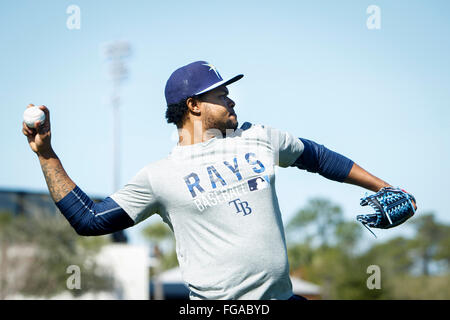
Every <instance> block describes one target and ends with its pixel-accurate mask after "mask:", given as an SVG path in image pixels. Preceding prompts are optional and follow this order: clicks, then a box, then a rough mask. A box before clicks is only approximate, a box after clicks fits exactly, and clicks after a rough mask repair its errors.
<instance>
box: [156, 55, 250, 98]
mask: <svg viewBox="0 0 450 320" xmlns="http://www.w3.org/2000/svg"><path fill="white" fill-rule="evenodd" d="M243 76H244V75H243V74H239V75H237V76H234V77H233V78H231V79H228V80H223V78H222V76H221V75H220V73H219V71H217V69H216V67H214V66H213V65H212V64H211V63H208V62H206V61H196V62H192V63H190V64H188V65H185V66H183V67H181V68H179V69H177V70H175V71H174V72H173V73H172V74H171V76H170V77H169V80H167V83H166V88H165V90H164V93H165V95H166V101H167V105H169V104H176V103H179V102H181V101H182V100H184V99H186V98H188V97H192V96H196V95H199V94H202V93H205V92H208V91H211V90H213V89H215V88H217V87H220V86H227V85H229V84H231V83H233V82H235V81H238V80H239V79H241V78H242V77H243Z"/></svg>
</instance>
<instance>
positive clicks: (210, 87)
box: [195, 74, 244, 95]
mask: <svg viewBox="0 0 450 320" xmlns="http://www.w3.org/2000/svg"><path fill="white" fill-rule="evenodd" d="M243 76H244V75H243V74H238V75H237V76H234V77H233V78H231V79H228V80H222V81H219V82H217V83H215V84H213V85H212V86H209V87H208V88H206V89H203V90H202V91H200V92H197V93H196V94H195V95H199V94H202V93H205V92H208V91H211V90H214V89H216V88H218V87H220V86H227V85H229V84H232V83H233V82H236V81H238V80H240V79H242V77H243Z"/></svg>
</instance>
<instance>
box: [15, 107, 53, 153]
mask: <svg viewBox="0 0 450 320" xmlns="http://www.w3.org/2000/svg"><path fill="white" fill-rule="evenodd" d="M31 107H34V105H33V104H29V105H28V106H27V108H31ZM39 109H41V110H42V111H44V113H45V121H44V123H43V124H42V125H39V121H38V122H36V123H35V128H29V127H28V126H27V125H26V124H25V122H22V132H23V134H24V135H25V136H26V137H27V139H28V144H29V145H30V148H31V150H33V151H34V152H35V153H36V154H37V155H45V154H49V153H51V151H52V146H51V142H50V140H51V131H50V111H49V110H48V109H47V107H46V106H39Z"/></svg>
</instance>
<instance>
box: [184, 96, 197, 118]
mask: <svg viewBox="0 0 450 320" xmlns="http://www.w3.org/2000/svg"><path fill="white" fill-rule="evenodd" d="M186 105H187V107H188V109H189V112H190V113H192V114H194V115H196V116H199V115H200V101H199V100H197V99H195V98H188V99H187V100H186Z"/></svg>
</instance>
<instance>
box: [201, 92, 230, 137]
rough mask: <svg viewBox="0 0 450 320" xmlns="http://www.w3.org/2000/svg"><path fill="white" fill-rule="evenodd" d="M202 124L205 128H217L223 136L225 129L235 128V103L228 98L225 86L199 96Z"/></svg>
mask: <svg viewBox="0 0 450 320" xmlns="http://www.w3.org/2000/svg"><path fill="white" fill-rule="evenodd" d="M200 101H201V102H200V108H201V112H202V122H203V123H202V124H203V126H204V128H205V129H206V130H207V129H218V130H220V131H221V132H222V134H223V135H224V136H225V134H226V129H233V130H236V128H237V127H238V121H237V116H236V113H235V112H234V106H235V103H234V101H233V100H231V99H230V98H228V89H227V87H225V86H221V87H218V88H216V89H214V90H211V91H209V92H207V93H205V94H203V95H202V96H201V97H200Z"/></svg>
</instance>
